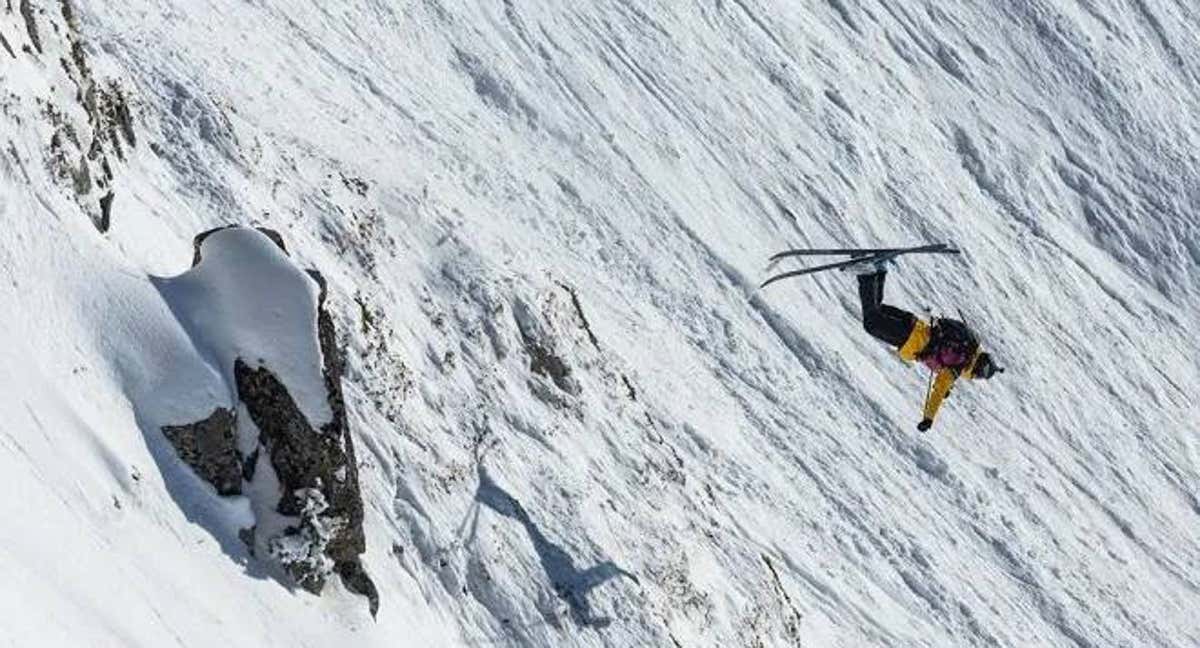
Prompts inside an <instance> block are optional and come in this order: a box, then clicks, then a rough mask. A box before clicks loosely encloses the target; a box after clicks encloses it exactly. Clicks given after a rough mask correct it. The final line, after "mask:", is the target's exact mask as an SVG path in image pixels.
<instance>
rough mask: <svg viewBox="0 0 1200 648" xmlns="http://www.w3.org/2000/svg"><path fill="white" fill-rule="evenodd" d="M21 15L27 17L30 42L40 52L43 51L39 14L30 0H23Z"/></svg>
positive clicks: (26, 24)
mask: <svg viewBox="0 0 1200 648" xmlns="http://www.w3.org/2000/svg"><path fill="white" fill-rule="evenodd" d="M20 11H21V17H22V18H24V19H25V31H26V32H27V33H28V34H29V42H30V43H32V44H33V49H35V50H37V53H38V54H41V53H42V39H41V36H39V35H38V26H37V16H35V15H34V14H33V5H31V4H29V0H21V6H20Z"/></svg>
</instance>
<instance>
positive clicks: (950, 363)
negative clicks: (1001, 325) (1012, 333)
mask: <svg viewBox="0 0 1200 648" xmlns="http://www.w3.org/2000/svg"><path fill="white" fill-rule="evenodd" d="M864 266H865V267H864ZM852 269H853V270H856V271H858V272H859V274H858V296H859V298H860V299H861V300H862V317H863V328H865V329H866V330H867V333H870V334H871V335H872V336H873V337H875V338H877V339H880V340H882V341H884V342H886V343H888V344H889V345H891V346H894V347H896V350H897V353H899V354H900V357H901V358H903V359H904V360H907V361H909V362H920V363H922V364H924V365H925V366H926V367H929V370H930V371H932V372H933V374H934V375H933V384H932V386H931V387H930V389H929V393H928V395H927V396H926V398H925V409H924V416H923V418H922V419H921V422H920V423H919V424H918V425H917V429H918V430H920V431H922V432H924V431H925V430H928V429H929V428H930V427H931V426H933V419H934V418H935V417H936V416H937V413H938V409H939V408H940V407H941V406H942V401H944V400H945V399H946V396H948V395H949V394H950V389H951V388H952V387H953V386H954V382H955V381H956V380H958V379H959V378H967V379H975V380H987V379H989V378H991V377H992V376H994V375H996V374H998V373H1002V372H1003V371H1004V369H1002V368H1000V367H998V366H996V363H995V362H994V361H993V360H992V356H991V355H989V354H988V353H986V352H985V351H984V350H983V347H982V346H980V344H979V340H978V339H977V338H976V337H975V334H974V333H972V332H971V330H970V329H969V328H968V327H967V325H966V324H964V323H963V322H961V321H959V320H956V319H950V318H944V317H935V318H931V321H929V322H926V321H925V320H923V319H921V318H919V317H917V316H916V315H914V314H912V313H910V312H908V311H906V310H903V309H900V308H896V307H895V306H889V305H888V304H885V303H883V284H884V281H886V280H887V270H886V268H885V267H884V266H883V264H882V263H877V264H863V265H860V266H859V267H857V268H852Z"/></svg>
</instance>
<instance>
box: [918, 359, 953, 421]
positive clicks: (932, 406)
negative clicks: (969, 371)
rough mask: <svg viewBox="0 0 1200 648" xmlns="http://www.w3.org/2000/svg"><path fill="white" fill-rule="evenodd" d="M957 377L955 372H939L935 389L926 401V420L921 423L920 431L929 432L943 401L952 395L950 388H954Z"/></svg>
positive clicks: (935, 379) (934, 384)
mask: <svg viewBox="0 0 1200 648" xmlns="http://www.w3.org/2000/svg"><path fill="white" fill-rule="evenodd" d="M956 377H957V376H955V375H954V372H953V371H951V370H949V369H942V370H941V371H939V372H937V376H936V377H935V378H934V379H933V388H932V389H930V390H929V397H928V398H926V399H925V420H923V421H921V425H919V426H918V428H919V429H921V430H922V431H924V430H928V429H929V427H930V426H931V425H933V419H934V418H935V417H936V416H937V413H938V409H939V408H940V407H941V406H942V401H944V400H946V396H948V395H950V388H951V387H953V386H954V379H955V378H956Z"/></svg>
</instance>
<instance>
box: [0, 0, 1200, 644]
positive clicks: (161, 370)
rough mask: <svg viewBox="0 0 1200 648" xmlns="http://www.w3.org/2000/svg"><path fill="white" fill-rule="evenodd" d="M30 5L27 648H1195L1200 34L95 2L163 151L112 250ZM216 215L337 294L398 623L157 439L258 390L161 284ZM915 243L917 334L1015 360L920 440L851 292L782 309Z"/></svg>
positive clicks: (13, 111)
mask: <svg viewBox="0 0 1200 648" xmlns="http://www.w3.org/2000/svg"><path fill="white" fill-rule="evenodd" d="M19 4H20V6H19V7H17V8H16V9H17V11H8V12H0V35H3V37H4V42H5V43H7V44H8V45H9V47H6V48H0V61H2V62H0V79H2V81H0V87H3V88H4V89H5V90H4V93H3V95H2V96H0V124H2V125H3V128H2V129H0V222H3V223H5V227H4V228H3V231H0V304H2V305H3V306H4V308H2V309H0V333H3V334H5V337H6V339H8V340H10V341H11V342H10V344H9V345H5V347H3V348H0V360H2V361H4V366H6V367H10V368H12V370H11V371H10V372H9V373H8V375H7V377H4V378H0V386H2V387H3V389H4V396H3V397H0V471H3V474H5V475H6V476H7V482H6V483H8V485H9V488H8V489H6V494H5V495H4V496H3V497H0V516H2V517H3V518H4V519H5V520H7V521H8V523H7V524H6V525H5V527H4V528H3V529H2V530H0V567H3V568H4V571H5V573H7V574H10V578H9V579H8V582H7V584H6V585H5V586H4V587H2V588H0V618H4V619H8V620H11V624H10V622H6V626H7V627H6V628H5V629H4V630H3V631H0V640H2V641H0V643H4V642H9V643H12V645H58V644H62V643H68V642H75V643H77V642H78V641H79V640H80V639H81V638H86V639H87V640H88V642H89V643H90V644H91V645H113V646H117V645H121V646H130V645H186V646H210V645H211V646H215V645H247V646H250V645H253V646H267V645H290V646H329V645H344V644H346V643H354V644H355V645H381V646H382V645H389V646H395V645H462V646H482V645H520V646H562V645H572V646H630V645H653V646H659V645H663V646H694V645H738V646H741V645H746V646H751V645H780V646H782V645H795V644H797V643H798V644H800V645H804V646H863V645H879V646H968V645H970V646H1026V645H1028V646H1074V647H1078V648H1091V647H1095V648H1099V647H1102V646H1125V645H1131V646H1163V647H1167V646H1170V647H1184V646H1194V645H1200V630H1198V629H1197V627H1198V626H1197V624H1196V622H1195V618H1194V616H1195V614H1194V610H1195V609H1200V577H1198V576H1197V575H1196V574H1197V573H1200V571H1198V567H1200V533H1198V532H1197V529H1198V528H1200V490H1198V487H1197V484H1198V483H1200V481H1198V480H1200V463H1198V459H1200V454H1198V452H1197V449H1196V441H1197V439H1196V436H1197V431H1198V430H1197V421H1200V409H1198V408H1197V406H1196V404H1195V401H1194V398H1193V396H1192V395H1193V394H1195V393H1196V391H1197V389H1198V388H1200V369H1198V368H1197V365H1196V362H1195V361H1194V358H1196V357H1197V356H1198V355H1200V343H1198V342H1197V341H1196V338H1195V329H1196V324H1197V322H1198V321H1200V271H1198V270H1197V264H1198V263H1200V218H1197V216H1196V215H1195V214H1196V210H1197V207H1200V205H1198V204H1197V203H1198V198H1197V197H1198V196H1200V172H1198V171H1197V160H1196V154H1195V151H1196V150H1197V148H1198V145H1200V132H1198V130H1197V126H1196V120H1195V115H1197V114H1200V113H1198V111H1200V94H1198V92H1197V90H1198V87H1200V76H1198V75H1200V58H1197V55H1196V52H1198V51H1200V43H1198V42H1197V38H1196V34H1197V33H1200V11H1198V10H1197V9H1195V8H1192V7H1190V6H1188V5H1187V4H1186V3H1182V2H1168V1H1166V0H1135V1H1133V2H1128V3H1110V2H1099V1H1093V0H1076V1H1074V2H1050V1H1049V0H1029V1H1026V2H1019V3H978V2H974V3H970V2H962V1H952V2H949V3H945V2H943V3H935V2H925V1H919V0H908V1H903V2H902V1H900V0H827V1H815V0H813V1H809V2H802V3H776V4H771V3H765V2H761V0H730V1H720V2H715V3H659V4H650V5H644V4H639V3H632V2H628V1H626V0H605V1H603V2H598V3H592V4H587V5H579V6H569V7H568V6H567V5H564V4H556V3H544V2H538V1H530V2H515V1H511V0H505V1H503V2H497V3H469V2H457V1H452V0H422V1H420V2H410V3H386V2H379V1H377V0H353V1H351V2H345V3H289V2H281V1H279V0H261V1H260V2H254V3H245V2H235V1H234V0H208V1H207V2H199V3H173V2H166V1H165V0H131V1H130V2H125V3H120V4H119V5H113V6H100V5H86V6H79V7H76V8H75V9H76V11H77V12H78V14H79V16H80V20H81V28H80V33H81V34H82V37H83V38H84V39H85V41H86V48H87V52H88V55H89V57H90V62H91V66H92V68H94V69H95V70H96V71H97V74H98V75H104V76H106V77H109V78H112V79H115V80H117V81H118V82H120V83H121V84H122V85H123V86H124V87H126V88H127V89H128V90H129V95H130V96H131V98H132V101H133V106H134V113H135V126H136V129H137V134H138V144H137V146H136V147H130V148H129V149H128V151H126V153H127V159H126V160H124V162H123V166H122V168H121V169H119V170H118V172H117V174H116V180H115V183H114V192H115V195H116V202H115V203H114V204H115V207H114V210H113V221H112V226H111V229H110V230H109V231H108V232H107V233H105V234H103V235H99V234H97V233H96V229H95V228H94V227H93V226H92V224H91V223H90V222H88V218H87V216H86V215H85V214H84V213H83V211H82V209H81V207H80V205H79V204H78V202H77V201H75V200H73V199H72V197H71V193H70V188H69V186H68V185H64V183H63V181H62V179H61V178H56V177H55V174H54V171H53V168H54V167H53V164H51V162H53V160H51V159H50V158H49V153H47V144H46V142H47V141H49V139H50V137H51V127H50V126H49V125H48V124H47V122H46V119H47V116H46V111H45V109H44V108H43V106H42V105H41V104H38V103H37V102H36V101H35V98H39V99H43V100H47V99H51V98H54V97H59V98H60V99H61V97H63V96H66V95H64V94H63V93H69V91H70V84H69V83H67V82H66V81H65V80H64V79H63V78H61V72H60V71H59V70H58V67H57V65H56V63H55V59H54V56H55V54H54V50H53V48H54V47H56V45H55V43H56V42H57V41H56V40H55V39H56V38H59V36H60V32H59V31H58V30H57V29H56V28H53V25H57V24H59V23H58V22H56V21H60V18H58V17H57V16H58V15H59V14H61V7H60V5H59V4H58V3H56V2H50V1H49V0H47V1H46V2H44V3H38V2H33V3H32V5H31V6H32V7H33V9H32V12H33V13H31V14H30V15H32V16H33V21H34V23H35V24H36V25H37V26H39V27H40V30H39V31H38V33H39V34H40V37H39V43H37V46H36V47H35V46H34V43H33V42H32V37H31V35H30V34H31V30H30V29H29V28H28V20H27V18H26V17H25V16H24V15H23V13H22V10H21V9H22V7H24V6H25V5H26V4H27V3H25V2H22V3H19ZM80 4H81V5H83V4H84V3H80ZM23 47H29V50H30V51H24V50H23ZM9 49H11V50H12V52H11V53H10V52H8V51H7V50H9ZM42 49H46V50H47V51H48V52H50V53H49V54H47V55H45V56H42V57H40V58H39V57H38V56H37V55H36V50H42ZM64 56H66V55H65V54H64ZM5 57H8V58H5ZM56 75H57V76H56ZM63 87H66V88H67V89H66V90H63ZM67 118H68V119H69V118H71V115H70V114H69V113H68V115H67ZM227 223H242V224H252V225H262V226H266V227H270V228H273V229H276V230H278V231H279V232H280V233H281V234H282V235H283V237H284V239H285V240H286V241H287V244H288V248H289V251H290V252H291V253H292V255H293V257H294V258H295V260H296V264H297V265H298V266H300V267H315V268H318V269H319V270H320V271H321V272H322V273H323V275H324V276H325V278H326V279H327V280H328V282H329V289H330V294H329V299H330V303H329V307H330V309H331V310H332V312H333V314H334V317H335V319H336V320H337V325H338V330H339V333H340V334H341V336H342V338H343V342H344V343H345V344H346V346H347V361H348V365H347V371H346V384H345V390H346V394H345V395H346V400H347V409H348V415H349V417H350V423H351V428H352V430H353V432H354V434H355V445H356V447H357V449H358V459H359V463H360V473H361V474H360V479H361V482H362V485H363V489H364V503H365V505H366V509H367V522H366V531H367V543H368V552H367V554H366V557H365V560H364V563H365V565H366V567H367V569H368V571H369V572H370V573H371V574H372V576H373V577H374V579H375V581H376V583H377V584H378V585H379V588H380V592H381V599H382V608H381V611H380V615H379V618H378V619H377V620H375V621H372V620H371V619H370V617H369V615H368V614H367V612H366V609H365V605H363V604H362V601H361V599H358V598H356V597H354V596H351V595H349V594H347V593H345V592H344V591H341V590H339V589H337V588H336V587H335V588H333V591H330V592H329V593H327V594H326V596H324V597H323V598H320V599H318V598H314V597H312V596H309V595H308V594H306V593H303V592H302V591H289V590H288V589H286V588H284V587H283V586H281V585H280V584H279V583H278V582H277V581H275V580H273V579H269V578H265V577H263V576H262V575H261V574H260V573H259V571H258V570H256V568H255V564H254V561H253V560H252V559H250V558H249V557H248V556H246V555H245V553H244V551H242V550H241V549H239V548H238V547H239V545H238V544H237V543H238V542H239V541H238V540H237V537H236V526H237V524H236V522H237V520H238V519H239V516H240V515H243V514H244V512H242V511H241V510H240V508H239V506H240V504H239V503H238V502H236V501H234V502H225V501H221V500H219V498H217V497H216V496H215V495H214V494H213V493H212V492H211V489H210V488H208V487H207V486H206V485H204V484H203V483H202V482H201V481H200V480H199V479H197V478H196V477H195V476H194V475H192V474H191V473H190V471H188V469H187V468H186V467H184V466H183V465H182V464H181V463H180V462H179V461H178V460H177V459H175V458H174V456H173V454H172V453H171V451H170V449H169V445H167V444H165V443H164V442H163V439H162V437H161V434H160V433H159V432H158V427H159V426H160V425H162V424H164V423H166V422H173V423H182V422H190V421H193V420H197V419H198V418H201V417H202V416H205V415H207V413H208V412H210V411H211V410H212V408H213V407H214V406H215V405H216V404H217V403H223V402H225V401H226V400H227V399H228V394H227V393H226V392H227V389H228V387H227V385H226V384H225V380H224V379H223V377H222V376H220V375H218V373H217V372H216V370H215V369H214V367H213V366H212V365H211V363H210V361H209V359H206V358H205V357H204V353H205V351H204V350H203V349H197V348H196V347H195V346H194V344H195V341H196V337H195V336H194V335H193V334H192V332H189V331H185V330H184V327H183V326H182V325H181V324H180V322H179V320H177V319H176V317H175V315H173V314H172V312H171V310H170V308H169V306H168V304H167V303H166V302H164V300H163V297H162V295H160V294H159V292H158V291H157V290H156V289H155V285H154V282H153V281H152V280H151V277H162V276H177V275H180V274H181V273H183V272H184V271H185V270H187V268H188V267H189V262H190V260H191V238H192V236H193V235H194V234H196V233H198V232H201V231H204V230H207V229H209V228H211V227H214V226H218V225H223V224H227ZM929 240H932V241H950V242H953V243H954V244H955V245H956V246H958V247H960V248H962V249H963V250H965V254H964V256H963V258H962V259H956V258H941V257H919V258H918V257H906V258H903V259H901V260H900V261H899V263H898V268H897V270H896V271H895V272H893V273H892V275H891V276H890V281H889V283H888V301H889V302H891V303H895V304H897V305H901V306H904V307H908V308H912V309H921V308H924V307H927V306H929V307H933V308H935V309H938V310H940V311H942V312H947V313H950V314H956V313H957V312H958V309H960V308H961V309H962V311H963V314H964V315H965V317H966V318H967V319H968V320H969V321H970V322H971V323H972V324H973V325H975V326H977V327H978V328H979V329H980V331H981V333H982V334H983V335H984V338H985V339H986V341H987V342H986V343H987V345H988V346H989V347H990V348H991V349H993V350H994V352H995V355H996V356H997V357H998V358H999V360H1000V362H1001V364H1003V365H1005V366H1006V367H1008V372H1007V373H1006V374H1004V375H1003V376H1002V377H1001V379H999V380H996V381H993V382H992V383H991V384H987V385H961V386H959V387H957V388H956V389H955V392H954V394H953V395H952V397H951V398H950V400H949V401H948V402H947V404H946V405H945V407H944V410H943V413H942V414H941V415H940V417H939V420H938V422H937V425H936V426H935V427H934V428H933V430H932V431H931V432H929V433H926V434H924V435H921V434H919V433H917V432H916V430H915V429H914V428H915V424H916V422H917V420H918V419H919V418H920V413H919V408H920V400H921V397H922V395H923V393H924V391H923V390H924V389H925V382H924V380H925V376H923V375H922V374H921V372H920V371H917V370H916V369H914V368H912V367H905V366H903V365H902V363H900V362H899V361H897V360H896V359H894V357H892V356H890V355H889V353H888V351H887V350H886V349H884V348H883V347H881V346H880V345H878V344H877V343H875V342H874V341H872V340H871V339H869V338H868V337H867V336H866V334H865V333H863V332H862V330H861V324H860V323H859V321H858V316H859V312H858V303H857V295H856V293H855V290H854V280H853V278H852V277H850V276H848V275H844V274H840V273H829V274H822V275H817V276H813V277H803V278H800V279H796V280H789V281H786V282H783V283H780V284H778V285H774V286H772V287H771V288H769V289H767V290H764V291H756V290H755V286H756V285H757V284H758V283H759V282H760V281H761V279H762V278H763V277H764V270H763V265H764V264H765V262H766V259H767V257H768V256H769V255H770V254H771V253H773V252H776V251H779V250H781V249H785V248H788V247H804V246H870V245H893V244H896V245H902V244H909V243H912V242H920V241H929ZM272 351H274V352H281V353H282V352H284V351H285V349H284V348H283V346H280V347H279V348H277V349H272ZM539 359H540V360H539ZM555 362H558V363H560V365H561V366H562V367H565V371H559V370H558V369H557V368H556V367H558V366H559V365H556V364H555ZM539 363H540V364H539ZM533 367H539V371H540V373H538V372H535V371H534V370H533V369H532V368H533ZM317 418H320V417H319V416H318V417H317Z"/></svg>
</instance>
